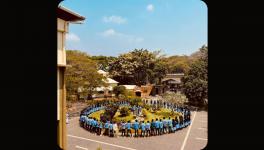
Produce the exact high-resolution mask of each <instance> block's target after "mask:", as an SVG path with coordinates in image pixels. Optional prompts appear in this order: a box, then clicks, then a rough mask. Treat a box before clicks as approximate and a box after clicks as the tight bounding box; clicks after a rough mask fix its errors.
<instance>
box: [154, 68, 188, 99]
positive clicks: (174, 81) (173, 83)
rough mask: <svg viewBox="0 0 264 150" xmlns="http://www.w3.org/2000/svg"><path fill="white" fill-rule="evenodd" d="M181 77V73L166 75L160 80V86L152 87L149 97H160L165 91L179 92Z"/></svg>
mask: <svg viewBox="0 0 264 150" xmlns="http://www.w3.org/2000/svg"><path fill="white" fill-rule="evenodd" d="M183 76H184V74H183V73H175V74H166V76H165V77H164V78H163V79H162V80H161V84H156V85H154V87H153V89H152V91H151V95H153V96H155V95H160V94H163V93H165V92H167V91H171V92H181V86H182V82H181V79H182V77H183Z"/></svg>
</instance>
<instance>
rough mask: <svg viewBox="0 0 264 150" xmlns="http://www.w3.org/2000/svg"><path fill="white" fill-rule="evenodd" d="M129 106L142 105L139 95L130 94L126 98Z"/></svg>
mask: <svg viewBox="0 0 264 150" xmlns="http://www.w3.org/2000/svg"><path fill="white" fill-rule="evenodd" d="M128 101H129V102H130V105H131V106H134V105H135V106H143V102H142V99H141V98H140V97H136V96H132V97H131V98H129V99H128Z"/></svg>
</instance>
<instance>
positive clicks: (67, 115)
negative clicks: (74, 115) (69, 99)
mask: <svg viewBox="0 0 264 150" xmlns="http://www.w3.org/2000/svg"><path fill="white" fill-rule="evenodd" d="M66 124H69V113H67V114H66Z"/></svg>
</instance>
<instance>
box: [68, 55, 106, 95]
mask: <svg viewBox="0 0 264 150" xmlns="http://www.w3.org/2000/svg"><path fill="white" fill-rule="evenodd" d="M66 53H67V60H66V61H67V64H68V65H70V67H68V68H67V69H66V73H65V78H66V89H67V99H70V96H71V95H78V97H80V96H89V95H92V93H93V91H94V89H95V88H96V87H98V86H101V85H104V82H103V78H104V77H103V76H102V75H100V74H99V73H97V64H96V63H95V62H94V61H93V60H91V59H90V58H89V56H88V55H87V54H86V53H84V52H81V51H73V50H67V51H66ZM78 89H79V91H78Z"/></svg>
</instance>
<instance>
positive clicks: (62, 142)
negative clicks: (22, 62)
mask: <svg viewBox="0 0 264 150" xmlns="http://www.w3.org/2000/svg"><path fill="white" fill-rule="evenodd" d="M84 19H85V18H84V17H83V16H81V15H79V14H77V13H75V12H73V11H71V10H69V9H66V8H65V7H62V6H59V7H58V9H57V54H58V62H57V64H58V67H57V82H58V83H57V84H58V86H57V90H58V92H57V95H58V98H57V131H58V135H57V136H58V145H59V147H60V148H61V149H64V150H65V149H66V147H67V144H66V142H67V141H66V139H67V136H66V133H67V132H66V88H65V80H64V73H65V70H66V67H67V64H66V51H65V38H66V33H68V31H69V23H76V22H78V21H82V20H84Z"/></svg>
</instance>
